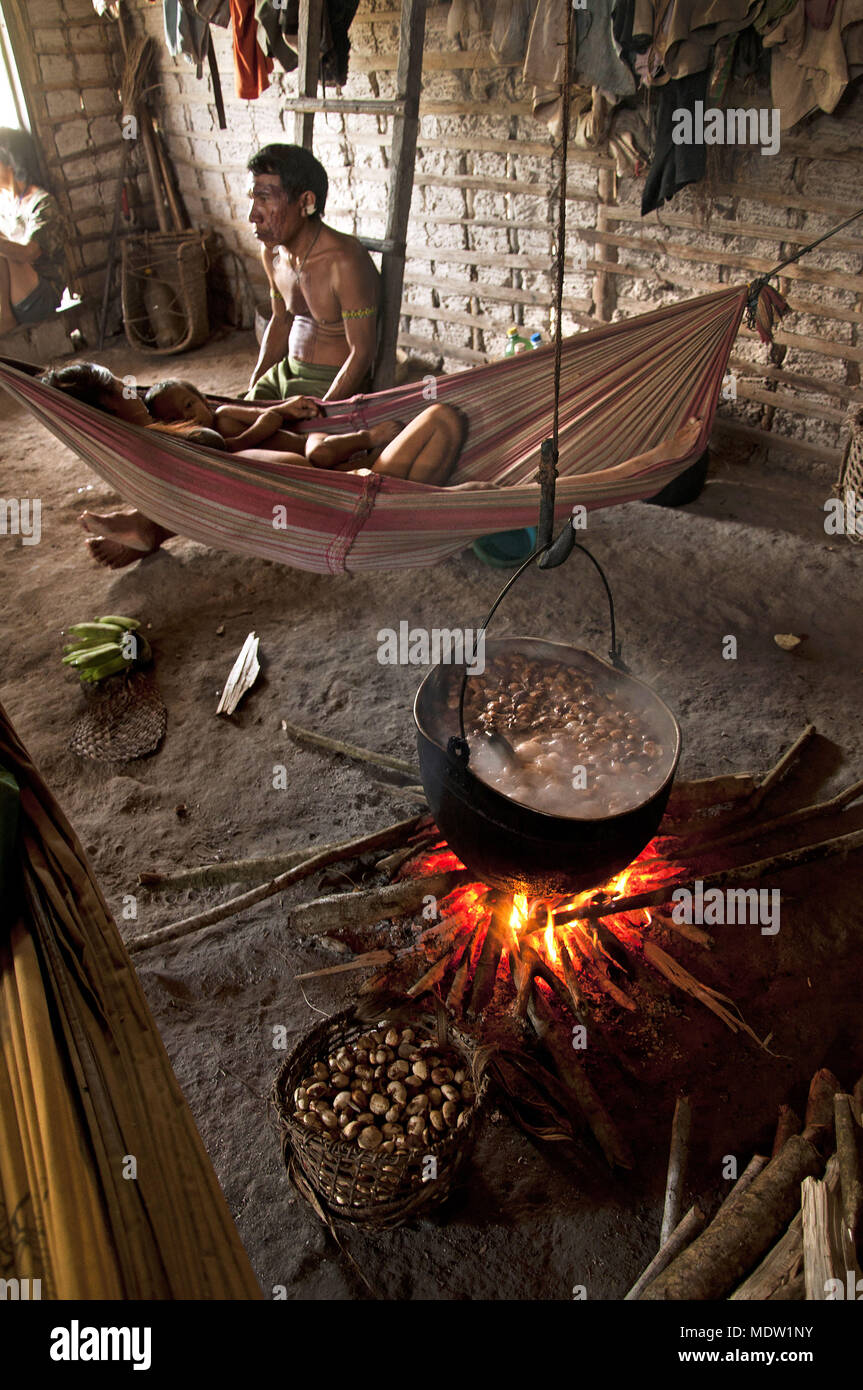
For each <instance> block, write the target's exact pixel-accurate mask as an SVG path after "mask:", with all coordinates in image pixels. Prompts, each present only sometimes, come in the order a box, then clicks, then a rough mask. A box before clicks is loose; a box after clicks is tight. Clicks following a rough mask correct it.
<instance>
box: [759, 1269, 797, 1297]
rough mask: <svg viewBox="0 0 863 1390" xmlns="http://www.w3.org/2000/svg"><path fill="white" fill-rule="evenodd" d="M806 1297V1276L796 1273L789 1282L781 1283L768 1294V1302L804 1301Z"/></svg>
mask: <svg viewBox="0 0 863 1390" xmlns="http://www.w3.org/2000/svg"><path fill="white" fill-rule="evenodd" d="M805 1298H806V1276H805V1275H804V1274H803V1273H802V1271H801V1273H800V1274H795V1275H794V1277H793V1278H791V1279H789V1280H788V1281H787V1283H784V1284H780V1285H779V1287H778V1288H776V1289H774V1290H773V1293H771V1294H768V1295H767V1301H768V1303H777V1302H782V1303H802V1302H803V1300H804V1299H805Z"/></svg>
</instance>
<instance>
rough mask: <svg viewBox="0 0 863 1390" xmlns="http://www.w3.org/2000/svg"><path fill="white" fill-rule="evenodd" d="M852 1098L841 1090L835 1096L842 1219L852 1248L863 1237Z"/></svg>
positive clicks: (862, 1168)
mask: <svg viewBox="0 0 863 1390" xmlns="http://www.w3.org/2000/svg"><path fill="white" fill-rule="evenodd" d="M851 1104H852V1101H851V1096H849V1095H846V1094H845V1093H844V1092H843V1091H838V1092H837V1093H836V1095H835V1096H834V1097H833V1106H834V1117H835V1123H836V1157H837V1159H838V1161H839V1178H840V1181H841V1186H842V1217H843V1220H844V1223H845V1230H846V1233H847V1235H848V1239H849V1241H850V1243H851V1246H852V1248H856V1247H857V1246H858V1244H859V1242H860V1236H861V1234H863V1165H861V1160H860V1139H861V1136H860V1130H859V1128H858V1126H857V1124H856V1123H855V1121H854V1112H853V1110H852V1109H851Z"/></svg>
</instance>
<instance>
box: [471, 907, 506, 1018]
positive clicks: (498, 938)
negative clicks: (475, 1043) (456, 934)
mask: <svg viewBox="0 0 863 1390" xmlns="http://www.w3.org/2000/svg"><path fill="white" fill-rule="evenodd" d="M490 906H491V909H492V911H491V920H490V922H489V924H488V930H487V932H486V934H485V940H484V941H483V944H482V950H481V951H480V955H479V960H478V961H477V964H476V969H475V971H474V976H473V989H472V990H471V996H470V1003H469V1005H468V1014H469V1015H470V1016H471V1017H473V1018H476V1017H477V1015H478V1014H481V1013H482V1012H483V1010H484V1009H485V1008H486V1006H487V1005H488V1004H489V1003H490V1001H491V998H492V996H493V994H494V986H495V981H496V980H497V972H498V968H499V966H500V957H501V953H502V951H503V943H504V935H503V934H504V922H503V921H502V918H501V914H502V912H503V902H502V900H501V899H499V898H498V897H497V896H495V897H494V898H491V900H490Z"/></svg>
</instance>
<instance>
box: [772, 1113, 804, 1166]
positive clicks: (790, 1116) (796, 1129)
mask: <svg viewBox="0 0 863 1390" xmlns="http://www.w3.org/2000/svg"><path fill="white" fill-rule="evenodd" d="M801 1128H802V1126H801V1123H800V1116H799V1115H798V1114H797V1113H796V1111H794V1110H792V1109H791V1106H790V1105H780V1107H779V1119H778V1120H777V1121H776V1136H775V1138H774V1140H773V1151H772V1153H771V1157H772V1158H775V1157H776V1155H777V1154H778V1153H781V1152H782V1150H783V1149H784V1147H785V1145H786V1143H787V1142H788V1140H789V1139H790V1138H791V1136H792V1134H799V1133H800V1130H801Z"/></svg>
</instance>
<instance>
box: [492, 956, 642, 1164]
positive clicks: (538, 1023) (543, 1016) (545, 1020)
mask: <svg viewBox="0 0 863 1390" xmlns="http://www.w3.org/2000/svg"><path fill="white" fill-rule="evenodd" d="M528 969H529V967H528V966H527V965H526V964H525V963H524V962H523V961H521V959H520V958H519V960H518V962H517V963H516V988H519V987H520V984H521V976H522V972H524V971H527V970H528ZM527 1016H528V1018H529V1019H530V1022H531V1024H532V1026H533V1028H534V1031H535V1032H536V1034H537V1037H538V1038H539V1040H540V1042H541V1043H542V1044H543V1046H544V1047H545V1049H546V1051H547V1052H548V1053H549V1055H550V1057H551V1059H552V1061H553V1062H554V1065H555V1069H556V1071H557V1075H558V1078H559V1080H560V1083H561V1086H562V1088H563V1089H564V1091H565V1093H566V1094H567V1095H568V1096H569V1098H570V1100H571V1102H572V1103H573V1106H574V1111H575V1113H576V1114H577V1115H578V1117H579V1118H583V1119H584V1120H585V1121H586V1122H587V1124H588V1126H589V1128H590V1130H591V1132H592V1134H593V1136H594V1138H595V1139H596V1141H597V1143H598V1144H599V1146H600V1148H601V1149H602V1151H603V1153H604V1154H605V1157H606V1159H607V1160H608V1162H609V1163H610V1164H611V1165H612V1166H614V1165H618V1166H619V1167H622V1168H631V1167H632V1157H631V1154H630V1152H629V1148H628V1146H627V1144H626V1142H625V1140H624V1139H623V1136H622V1135H621V1134H620V1132H619V1130H618V1128H617V1126H616V1124H615V1123H614V1121H613V1120H612V1118H611V1116H610V1115H609V1113H608V1111H607V1110H606V1108H605V1106H604V1105H603V1103H602V1101H601V1100H600V1098H599V1096H598V1095H597V1092H596V1090H595V1088H594V1086H593V1084H592V1083H591V1081H590V1079H589V1077H588V1075H587V1073H586V1071H585V1070H584V1068H583V1067H582V1065H581V1063H580V1062H579V1061H578V1060H577V1058H576V1056H575V1053H574V1051H573V1049H572V1047H571V1046H570V1040H569V1038H568V1037H567V1036H566V1034H565V1033H563V1032H562V1030H561V1027H560V1024H559V1023H558V1021H557V1019H556V1017H555V1015H554V1012H553V1011H552V1008H551V1005H550V1004H549V1002H548V1000H547V999H545V998H544V996H543V995H542V994H541V993H540V992H539V991H538V990H537V989H536V988H533V989H532V990H531V992H530V998H529V1001H528V1006H527Z"/></svg>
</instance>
